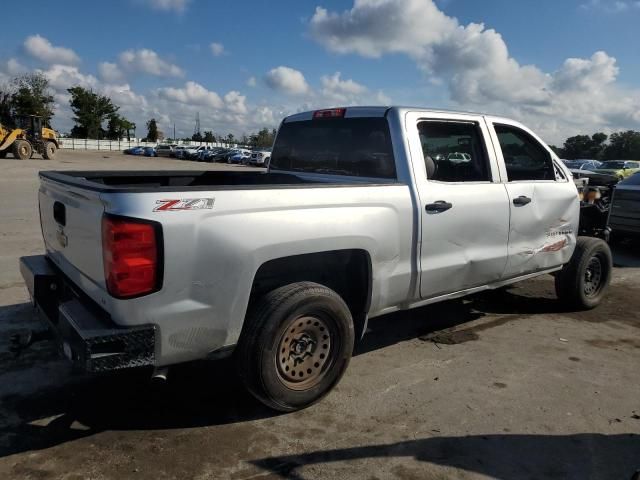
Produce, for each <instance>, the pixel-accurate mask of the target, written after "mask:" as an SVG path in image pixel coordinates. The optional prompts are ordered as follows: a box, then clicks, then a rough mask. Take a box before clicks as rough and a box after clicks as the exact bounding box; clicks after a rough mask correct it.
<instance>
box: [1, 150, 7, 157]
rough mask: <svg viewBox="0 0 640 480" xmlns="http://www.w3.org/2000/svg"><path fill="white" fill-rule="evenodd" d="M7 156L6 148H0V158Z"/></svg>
mask: <svg viewBox="0 0 640 480" xmlns="http://www.w3.org/2000/svg"><path fill="white" fill-rule="evenodd" d="M6 156H7V150H6V149H5V150H0V158H6Z"/></svg>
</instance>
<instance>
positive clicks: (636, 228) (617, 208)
mask: <svg viewBox="0 0 640 480" xmlns="http://www.w3.org/2000/svg"><path fill="white" fill-rule="evenodd" d="M609 228H611V233H612V235H613V237H612V238H621V237H626V236H638V235H640V173H634V174H633V175H631V176H630V177H629V178H627V179H625V180H623V181H621V182H620V183H618V185H617V186H616V188H615V190H614V191H613V199H612V200H611V212H610V214H609Z"/></svg>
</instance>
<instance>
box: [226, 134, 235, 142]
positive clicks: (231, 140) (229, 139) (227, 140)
mask: <svg viewBox="0 0 640 480" xmlns="http://www.w3.org/2000/svg"><path fill="white" fill-rule="evenodd" d="M235 140H236V137H234V136H233V133H229V134H227V138H225V139H224V141H225V142H227V143H235Z"/></svg>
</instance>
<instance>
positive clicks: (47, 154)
mask: <svg viewBox="0 0 640 480" xmlns="http://www.w3.org/2000/svg"><path fill="white" fill-rule="evenodd" d="M57 150H58V148H57V147H56V144H55V143H53V142H46V143H45V144H44V153H43V154H42V156H43V157H44V158H46V159H47V160H53V159H54V158H55V157H56V151H57Z"/></svg>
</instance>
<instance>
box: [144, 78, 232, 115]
mask: <svg viewBox="0 0 640 480" xmlns="http://www.w3.org/2000/svg"><path fill="white" fill-rule="evenodd" d="M157 93H158V96H160V98H163V99H165V100H169V101H173V102H178V103H184V104H186V105H194V106H202V107H203V108H222V107H223V106H224V103H223V101H222V99H221V98H220V96H219V95H218V94H217V93H216V92H212V91H210V90H207V89H206V88H205V87H203V86H202V85H200V84H199V83H196V82H192V81H188V82H187V83H185V84H184V87H183V88H174V87H165V88H159V89H158V90H157Z"/></svg>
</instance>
